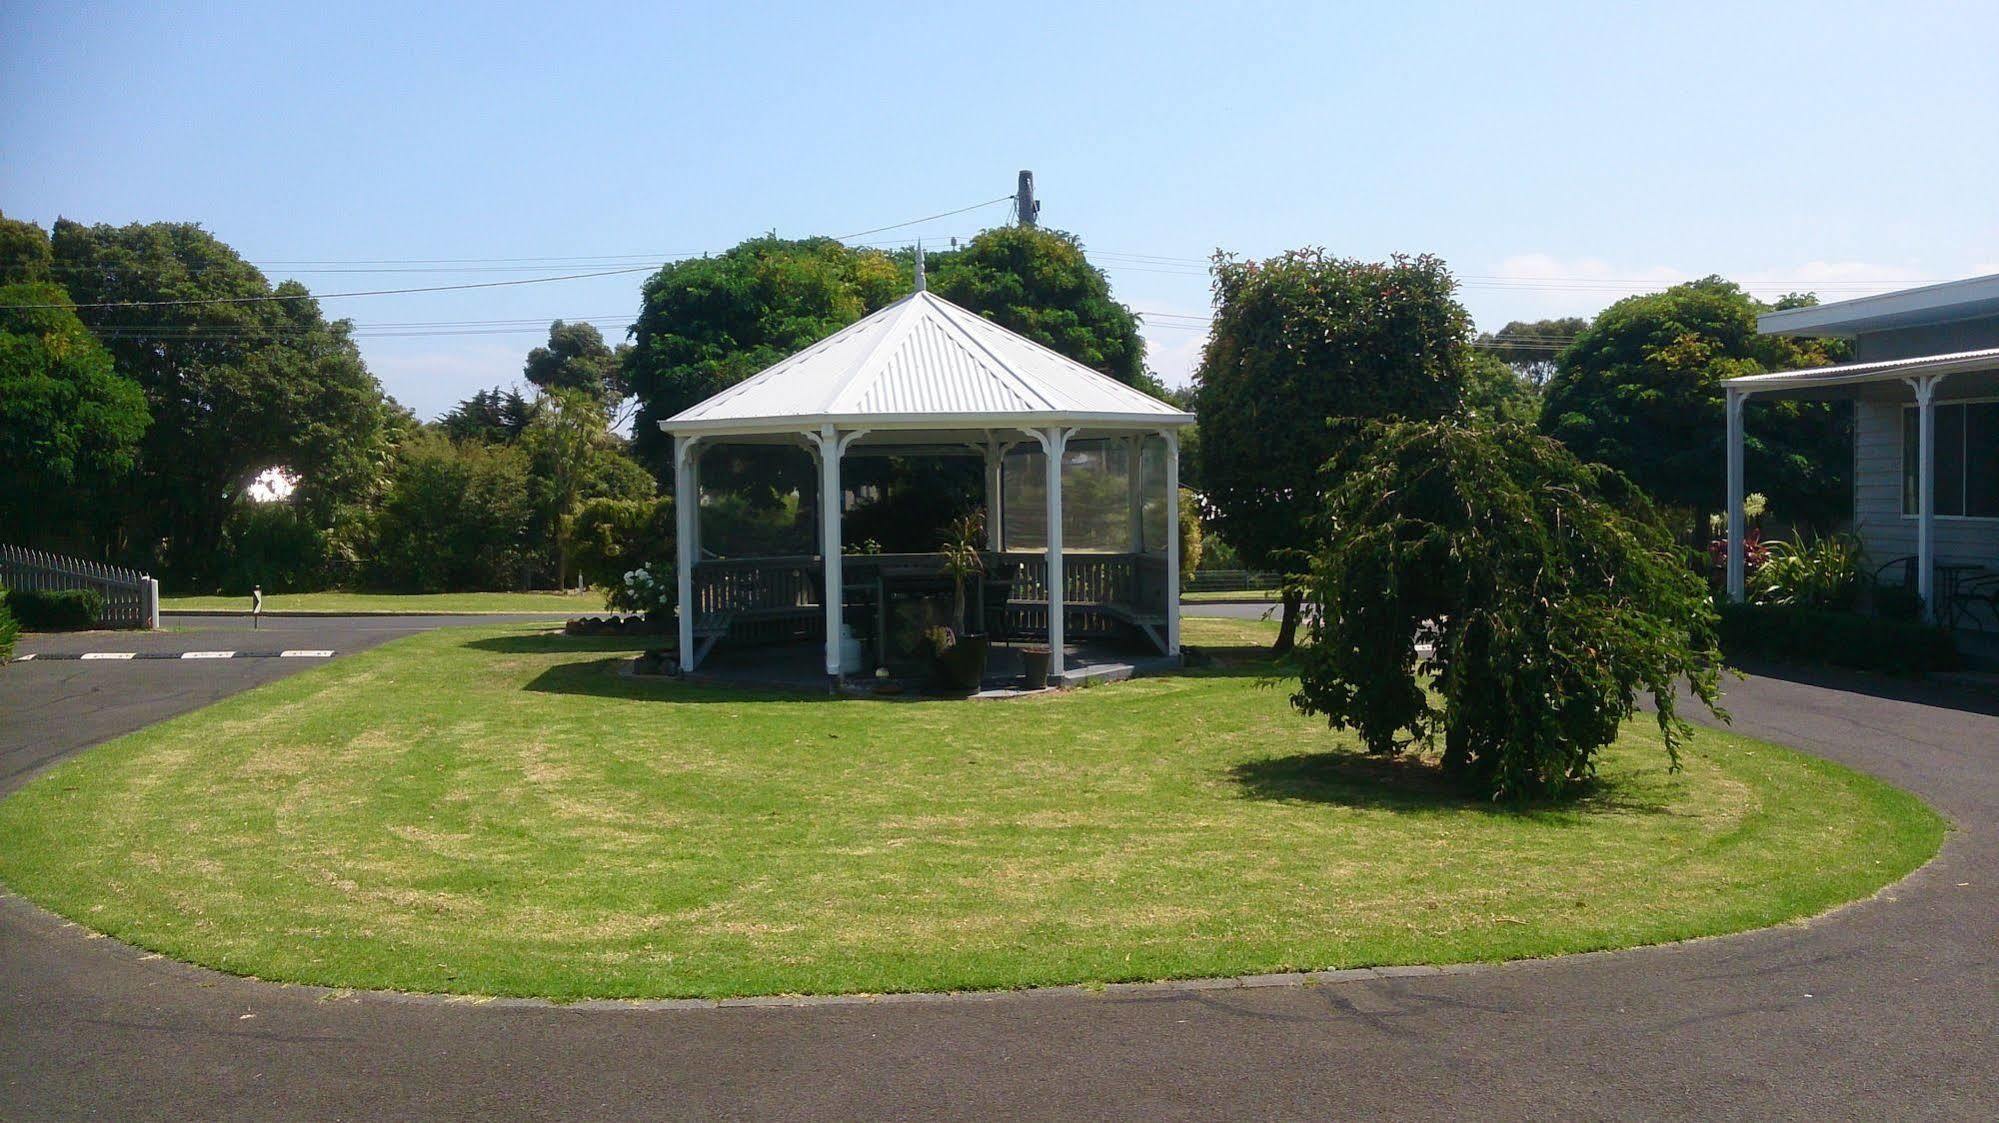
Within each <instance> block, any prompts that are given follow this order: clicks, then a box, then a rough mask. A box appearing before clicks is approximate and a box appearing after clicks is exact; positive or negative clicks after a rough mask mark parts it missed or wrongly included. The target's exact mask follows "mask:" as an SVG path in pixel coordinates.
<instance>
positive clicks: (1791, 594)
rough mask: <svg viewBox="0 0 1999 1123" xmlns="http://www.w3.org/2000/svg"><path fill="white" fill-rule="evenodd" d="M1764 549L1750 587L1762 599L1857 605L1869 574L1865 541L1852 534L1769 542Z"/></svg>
mask: <svg viewBox="0 0 1999 1123" xmlns="http://www.w3.org/2000/svg"><path fill="white" fill-rule="evenodd" d="M1763 550H1764V555H1763V561H1762V564H1760V565H1758V566H1757V567H1756V570H1755V572H1754V574H1753V575H1752V576H1751V578H1750V581H1749V589H1748V592H1749V596H1750V598H1751V599H1752V600H1754V601H1756V602H1757V603H1758V604H1785V605H1794V606H1796V607H1799V608H1840V609H1845V608H1852V607H1853V604H1854V601H1855V599H1856V598H1857V597H1858V595H1859V593H1860V588H1861V585H1862V583H1863V582H1865V581H1866V580H1867V579H1868V577H1869V576H1870V575H1869V574H1868V572H1867V563H1866V560H1865V555H1864V554H1863V553H1862V552H1861V547H1860V542H1859V540H1858V539H1855V538H1853V537H1852V536H1850V535H1844V534H1835V535H1830V536H1828V537H1825V538H1818V539H1806V538H1801V539H1799V540H1798V541H1796V542H1785V541H1782V540H1776V541H1766V542H1764V543H1763Z"/></svg>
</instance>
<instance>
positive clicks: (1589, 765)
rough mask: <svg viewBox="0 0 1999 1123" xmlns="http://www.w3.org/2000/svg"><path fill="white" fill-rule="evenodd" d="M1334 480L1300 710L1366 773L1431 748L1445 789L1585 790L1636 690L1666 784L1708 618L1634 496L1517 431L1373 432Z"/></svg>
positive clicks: (1703, 680)
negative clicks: (1681, 691) (1376, 759)
mask: <svg viewBox="0 0 1999 1123" xmlns="http://www.w3.org/2000/svg"><path fill="white" fill-rule="evenodd" d="M1326 479H1327V481H1328V485H1329V489H1330V490H1329V491H1328V493H1327V495H1326V497H1325V502H1324V508H1323V510H1322V512H1321V515H1320V518H1319V519H1318V520H1317V521H1316V522H1315V523H1314V527H1315V530H1316V533H1317V535H1318V542H1317V544H1316V548H1315V550H1314V553H1313V558H1312V567H1311V574H1310V578H1309V589H1310V592H1311V594H1312V600H1313V602H1314V603H1315V604H1318V605H1319V606H1321V608H1322V612H1320V613H1319V614H1317V615H1316V616H1314V617H1313V618H1312V620H1311V622H1310V624H1309V628H1310V632H1309V636H1310V639H1309V642H1308V643H1307V644H1305V645H1304V646H1303V647H1301V648H1300V650H1299V687H1298V692H1297V694H1296V695H1295V696H1294V699H1293V701H1294V702H1295V703H1296V705H1297V706H1298V707H1299V708H1300V709H1301V710H1303V711H1305V712H1306V713H1311V714H1323V715H1325V717H1326V718H1327V719H1328V720H1329V721H1330V722H1331V723H1332V725H1333V726H1334V727H1335V728H1341V729H1344V728H1354V729H1357V730H1358V731H1359V732H1360V734H1361V737H1362V739H1363V741H1364V742H1365V744H1366V746H1367V748H1368V750H1369V751H1370V752H1374V753H1381V754H1392V753H1397V752H1400V751H1402V750H1403V749H1405V748H1408V747H1410V746H1412V745H1414V746H1419V747H1422V748H1425V749H1429V748H1434V747H1435V744H1436V741H1437V740H1438V739H1439V735H1440V734H1441V740H1442V742H1443V745H1442V757H1441V764H1442V768H1443V771H1444V772H1445V774H1446V775H1448V776H1450V777H1452V778H1454V779H1455V780H1457V781H1458V782H1459V783H1461V784H1463V785H1464V786H1465V787H1467V788H1468V789H1470V790H1471V791H1474V792H1476V793H1479V794H1481V795H1486V796H1490V797H1492V798H1495V799H1516V800H1517V799H1529V798H1538V797H1545V796H1555V795H1560V794H1562V793H1563V792H1565V791H1566V790H1568V789H1569V788H1570V787H1571V786H1572V785H1574V784H1576V783H1577V782H1578V781H1581V780H1584V779H1586V778H1587V777H1589V776H1591V775H1592V774H1593V772H1594V769H1595V763H1596V758H1597V754H1598V753H1599V752H1600V751H1601V750H1602V749H1603V748H1604V746H1606V745H1609V744H1610V743H1611V742H1612V741H1614V740H1615V739H1616V738H1617V735H1618V731H1619V728H1620V726H1621V725H1622V723H1623V722H1624V720H1625V719H1626V718H1628V717H1630V716H1631V714H1632V712H1633V711H1634V708H1635V705H1636V701H1637V696H1638V694H1639V692H1640V691H1641V690H1642V691H1644V692H1646V693H1649V694H1650V695H1651V696H1652V699H1653V702H1654V704H1655V706H1656V707H1657V710H1658V718H1659V728H1660V730H1661V732H1662V734H1663V737H1664V742H1665V746H1666V751H1667V753H1668V754H1669V755H1671V756H1672V758H1673V760H1674V762H1675V764H1676V765H1677V763H1678V755H1677V748H1678V745H1679V743H1680V741H1681V739H1682V738H1684V737H1685V736H1687V734H1688V733H1689V732H1690V730H1689V727H1688V726H1687V724H1686V722H1685V720H1684V719H1683V718H1681V717H1679V716H1678V714H1677V712H1676V709H1675V702H1674V687H1675V685H1676V683H1677V682H1678V681H1679V680H1680V679H1681V678H1685V679H1686V680H1687V681H1688V682H1689V683H1690V684H1691V687H1692V690H1693V693H1694V696H1695V697H1696V698H1698V699H1700V701H1702V702H1703V703H1704V704H1706V705H1707V706H1708V707H1709V708H1710V709H1712V708H1714V707H1715V705H1716V701H1717V698H1718V697H1719V685H1718V669H1719V666H1720V654H1719V652H1718V651H1717V650H1716V647H1715V630H1714V627H1715V624H1714V621H1715V617H1714V610H1713V608H1712V607H1711V604H1710V601H1709V597H1708V592H1707V587H1706V585H1705V583H1704V582H1702V580H1701V579H1700V578H1699V577H1698V576H1696V575H1695V574H1694V573H1693V571H1692V569H1691V568H1690V567H1689V566H1688V565H1687V560H1686V558H1685V557H1684V551H1682V550H1681V549H1679V548H1677V547H1676V546H1675V544H1674V542H1673V538H1672V535H1671V533H1670V532H1669V531H1668V530H1667V529H1666V528H1665V527H1664V526H1663V525H1662V524H1661V523H1660V522H1659V520H1658V519H1657V517H1656V514H1655V512H1654V510H1653V507H1652V504H1651V503H1649V502H1648V501H1647V500H1646V499H1645V497H1644V495H1643V494H1642V493H1640V492H1639V491H1638V490H1637V489H1636V488H1635V487H1633V486H1631V484H1630V483H1629V482H1628V481H1626V480H1625V479H1623V478H1622V477H1621V476H1619V475H1617V474H1616V473H1615V472H1609V471H1605V470H1603V469H1602V468H1599V467H1595V466H1590V465H1585V464H1583V463H1582V462H1581V461H1579V460H1577V459H1576V458H1575V457H1574V456H1573V455H1571V454H1570V453H1569V452H1567V451H1566V450H1565V449H1563V448H1562V447H1561V446H1560V445H1558V444H1556V443H1555V442H1553V441H1550V440H1548V439H1546V438H1542V437H1538V436H1535V435H1534V434H1532V433H1531V432H1529V431H1528V430H1526V429H1524V428H1521V427H1519V426H1514V425H1502V426H1496V427H1490V428H1487V427H1475V426H1468V425H1465V424H1463V423H1461V422H1453V421H1444V422H1409V423H1395V424H1385V425H1384V424H1377V425H1373V426H1369V427H1367V428H1366V429H1365V430H1364V431H1363V436H1362V437H1361V438H1360V439H1358V440H1356V441H1354V442H1352V443H1349V444H1348V445H1347V446H1346V447H1345V448H1343V449H1342V451H1341V453H1340V455H1338V456H1337V457H1336V458H1335V459H1334V460H1332V461H1331V462H1329V464H1328V465H1327V468H1326ZM1419 645H1430V646H1431V648H1432V651H1431V654H1429V655H1427V656H1425V655H1421V654H1419V653H1418V650H1417V648H1418V646H1419ZM1432 678H1433V679H1434V693H1433V692H1432V691H1431V690H1426V680H1430V679H1432Z"/></svg>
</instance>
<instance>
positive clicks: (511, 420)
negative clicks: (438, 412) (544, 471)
mask: <svg viewBox="0 0 1999 1123" xmlns="http://www.w3.org/2000/svg"><path fill="white" fill-rule="evenodd" d="M533 420H534V403H533V402H530V401H528V400H527V399H526V398H524V397H522V396H521V393H520V391H518V390H500V389H492V390H480V391H477V392H476V393H474V394H473V395H472V396H471V397H469V398H467V399H465V400H464V401H462V402H459V403H458V404H457V405H455V406H453V407H452V408H451V411H450V412H449V413H446V414H445V415H444V416H443V417H440V418H438V419H437V427H438V428H439V429H440V430H442V431H443V432H444V434H445V435H446V436H448V437H450V438H451V439H452V440H455V441H493V442H498V443H500V444H506V443H509V442H512V441H517V440H520V438H521V434H522V433H525V432H527V427H528V423H529V422H531V421H533Z"/></svg>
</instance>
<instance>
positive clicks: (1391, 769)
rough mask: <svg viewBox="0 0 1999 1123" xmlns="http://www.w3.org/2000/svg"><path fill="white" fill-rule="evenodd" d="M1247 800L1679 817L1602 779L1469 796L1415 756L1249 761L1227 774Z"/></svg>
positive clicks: (1659, 802)
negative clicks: (1533, 792)
mask: <svg viewBox="0 0 1999 1123" xmlns="http://www.w3.org/2000/svg"><path fill="white" fill-rule="evenodd" d="M1228 776H1229V779H1230V780H1232V781H1234V782H1235V784H1236V785H1237V787H1238V788H1240V789H1241V791H1242V794H1243V797H1244V798H1246V799H1261V800H1275V801H1280V802H1291V803H1325V804H1333V805H1337V806H1341V807H1354V808H1368V809H1381V810H1388V811H1477V812H1486V813H1490V814H1494V815H1504V816H1511V817H1518V818H1525V819H1537V820H1544V821H1549V822H1573V821H1577V820H1578V819H1580V818H1581V817H1584V816H1588V815H1591V814H1596V813H1610V812H1618V813H1638V814H1645V815H1670V814H1675V812H1674V810H1673V809H1672V808H1671V807H1670V806H1668V805H1667V804H1666V803H1665V802H1664V800H1663V799H1661V798H1660V797H1659V796H1658V795H1657V794H1653V793H1648V792H1642V791H1638V790H1636V789H1635V788H1633V787H1632V786H1631V785H1629V784H1624V783H1619V782H1617V781H1614V780H1607V779H1604V778H1602V777H1598V778H1595V779H1591V780H1587V781H1584V782H1583V783H1581V784H1579V785H1577V786H1576V787H1575V788H1574V789H1573V794H1571V795H1569V796H1567V797H1565V798H1563V799H1560V800H1542V801H1535V802H1524V803H1501V802H1494V801H1492V800H1488V799H1483V798H1480V797H1477V796H1473V795H1469V794H1467V793H1466V792H1465V791H1464V790H1463V789H1462V788H1460V787H1458V786H1457V785H1456V784H1455V783H1454V782H1452V780H1451V779H1450V778H1449V777H1447V776H1445V775H1444V773H1443V770H1442V769H1440V768H1438V767H1437V765H1436V764H1435V762H1433V761H1429V760H1425V759H1423V758H1420V757H1416V756H1412V755H1406V754H1405V755H1401V756H1393V757H1387V756H1375V755H1372V754H1369V753H1363V752H1352V751H1334V752H1318V753H1296V754H1293V755H1291V756H1282V757H1268V758H1265V759H1262V760H1251V761H1244V762H1242V763H1240V764H1236V765H1234V766H1232V767H1230V768H1229V770H1228Z"/></svg>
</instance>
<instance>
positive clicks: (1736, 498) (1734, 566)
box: [1728, 390, 1749, 602]
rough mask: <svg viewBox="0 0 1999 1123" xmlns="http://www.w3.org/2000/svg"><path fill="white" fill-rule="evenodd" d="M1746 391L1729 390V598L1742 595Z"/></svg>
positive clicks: (1737, 598)
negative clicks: (1743, 423)
mask: <svg viewBox="0 0 1999 1123" xmlns="http://www.w3.org/2000/svg"><path fill="white" fill-rule="evenodd" d="M1748 397H1749V394H1748V392H1747V391H1743V390H1730V391H1728V599H1729V600H1731V601H1738V602H1739V601H1741V600H1742V597H1743V572H1742V569H1743V561H1742V556H1743V553H1742V551H1743V543H1742V535H1743V525H1742V524H1743V519H1742V405H1743V402H1745V401H1746V400H1747V399H1748Z"/></svg>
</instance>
